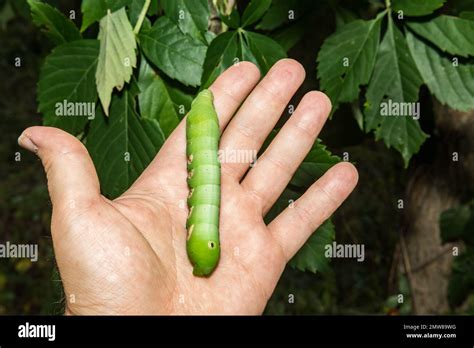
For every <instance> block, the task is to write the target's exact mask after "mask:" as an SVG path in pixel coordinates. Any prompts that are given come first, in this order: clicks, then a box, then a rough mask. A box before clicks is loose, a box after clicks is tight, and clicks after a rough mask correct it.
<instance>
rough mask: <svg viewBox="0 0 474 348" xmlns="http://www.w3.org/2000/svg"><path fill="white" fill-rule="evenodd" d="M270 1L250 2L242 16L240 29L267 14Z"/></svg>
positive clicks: (254, 0) (258, 0)
mask: <svg viewBox="0 0 474 348" xmlns="http://www.w3.org/2000/svg"><path fill="white" fill-rule="evenodd" d="M271 4H272V0H251V1H250V4H249V5H248V6H247V7H246V8H245V11H244V14H243V15H242V28H245V27H247V26H249V25H250V24H253V23H255V22H256V21H258V20H259V19H260V18H261V17H262V16H263V15H264V14H265V12H267V10H268V8H269V7H270V5H271Z"/></svg>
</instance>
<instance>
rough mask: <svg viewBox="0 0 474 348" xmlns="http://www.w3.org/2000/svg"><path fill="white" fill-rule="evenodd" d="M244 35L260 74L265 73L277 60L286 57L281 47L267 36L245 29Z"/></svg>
mask: <svg viewBox="0 0 474 348" xmlns="http://www.w3.org/2000/svg"><path fill="white" fill-rule="evenodd" d="M244 35H245V36H246V38H247V39H248V41H249V47H250V50H251V51H252V54H253V56H254V57H255V58H256V60H257V62H258V66H259V67H260V70H261V71H262V74H266V73H267V72H268V70H270V68H271V67H272V65H273V64H275V63H276V62H277V61H278V60H280V59H282V58H286V52H285V50H284V49H283V47H281V46H280V44H279V43H277V42H276V41H274V40H273V39H271V38H269V37H268V36H265V35H262V34H257V33H252V32H250V31H245V32H244Z"/></svg>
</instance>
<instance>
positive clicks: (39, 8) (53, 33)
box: [28, 0, 81, 45]
mask: <svg viewBox="0 0 474 348" xmlns="http://www.w3.org/2000/svg"><path fill="white" fill-rule="evenodd" d="M28 4H29V5H30V8H31V16H32V17H33V22H34V23H35V24H36V25H37V26H38V27H40V28H44V31H45V33H46V36H47V37H48V38H49V39H50V40H51V41H52V42H53V43H55V44H56V45H60V44H62V43H66V42H70V41H75V40H80V39H81V34H80V33H79V30H77V28H76V26H75V25H74V23H73V22H72V21H71V20H69V19H68V18H67V17H66V16H65V15H64V14H63V13H61V12H59V11H58V10H57V9H55V8H54V7H52V6H50V5H48V4H45V3H43V2H41V1H39V0H28Z"/></svg>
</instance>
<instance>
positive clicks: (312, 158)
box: [290, 139, 341, 189]
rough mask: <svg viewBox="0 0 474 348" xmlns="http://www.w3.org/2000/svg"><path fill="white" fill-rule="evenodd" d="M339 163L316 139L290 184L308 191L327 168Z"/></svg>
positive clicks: (337, 158) (336, 157) (338, 159)
mask: <svg viewBox="0 0 474 348" xmlns="http://www.w3.org/2000/svg"><path fill="white" fill-rule="evenodd" d="M340 161H341V159H340V158H339V157H338V156H335V155H333V154H331V153H330V152H329V151H328V150H327V149H326V146H325V145H323V144H322V143H321V140H320V139H318V140H317V141H316V142H315V143H314V145H313V147H312V149H311V151H310V152H309V153H308V155H307V156H306V158H305V159H304V161H303V163H301V165H300V166H299V168H298V169H297V171H296V173H295V174H294V175H293V178H292V179H291V182H290V184H291V185H293V186H296V187H299V188H302V189H308V188H309V187H310V186H311V185H312V184H314V183H315V182H316V180H318V179H319V178H320V177H321V176H323V174H324V173H325V172H326V171H327V170H328V169H329V168H331V167H332V166H333V165H335V164H336V163H339V162H340Z"/></svg>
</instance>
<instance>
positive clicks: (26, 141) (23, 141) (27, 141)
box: [18, 133, 38, 153]
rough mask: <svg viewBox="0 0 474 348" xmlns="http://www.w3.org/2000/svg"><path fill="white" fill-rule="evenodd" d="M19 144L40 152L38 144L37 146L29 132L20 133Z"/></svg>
mask: <svg viewBox="0 0 474 348" xmlns="http://www.w3.org/2000/svg"><path fill="white" fill-rule="evenodd" d="M18 145H20V146H21V147H23V148H25V149H27V150H29V151H31V152H34V153H38V146H36V144H35V143H34V142H33V141H32V140H31V138H30V137H29V136H28V134H25V133H22V134H21V135H20V137H19V138H18Z"/></svg>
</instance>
